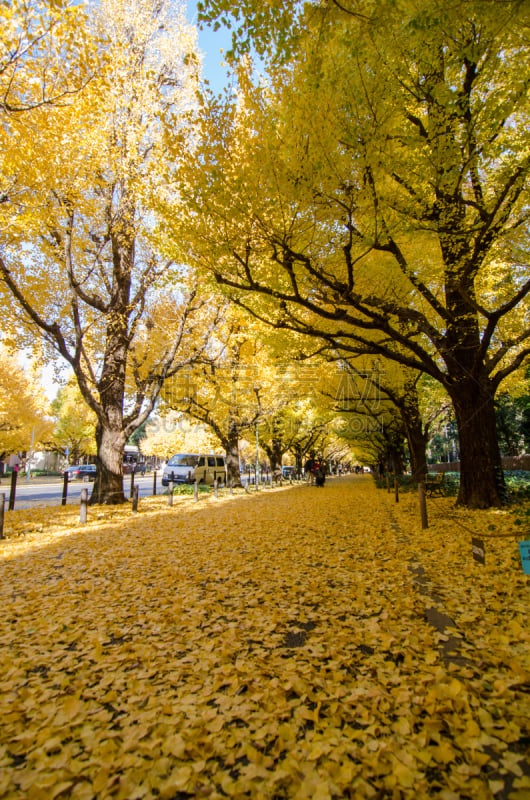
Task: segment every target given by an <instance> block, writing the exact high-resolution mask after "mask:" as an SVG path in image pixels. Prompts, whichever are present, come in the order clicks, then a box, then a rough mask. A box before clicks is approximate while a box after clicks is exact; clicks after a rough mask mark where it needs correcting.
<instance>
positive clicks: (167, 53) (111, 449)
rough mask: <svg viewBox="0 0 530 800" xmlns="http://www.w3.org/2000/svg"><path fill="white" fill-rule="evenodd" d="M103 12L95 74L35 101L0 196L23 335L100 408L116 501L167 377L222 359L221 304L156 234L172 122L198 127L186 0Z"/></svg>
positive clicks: (106, 482)
mask: <svg viewBox="0 0 530 800" xmlns="http://www.w3.org/2000/svg"><path fill="white" fill-rule="evenodd" d="M93 19H94V25H95V26H96V28H95V30H96V32H97V35H98V37H99V39H100V41H101V46H100V49H101V52H102V57H101V59H100V64H99V69H98V74H97V76H95V77H94V79H93V80H91V81H90V83H89V84H88V85H87V86H86V87H85V88H84V90H83V91H82V92H81V93H79V94H77V95H76V96H75V97H72V98H71V102H69V103H68V104H66V105H59V104H58V105H56V106H54V107H53V108H52V109H49V108H46V109H45V110H44V109H37V110H33V111H32V116H31V121H32V124H31V128H28V129H27V130H25V131H24V130H22V129H21V130H20V131H19V134H18V135H19V137H21V140H23V145H24V148H25V153H26V161H25V164H24V172H23V174H21V172H20V162H19V161H16V163H15V157H14V156H13V161H12V162H11V161H9V156H10V155H11V154H12V151H10V152H8V154H7V156H6V158H7V160H5V161H4V164H3V169H4V172H5V173H6V174H7V173H9V170H10V169H11V170H12V171H14V170H15V168H17V170H18V175H17V179H18V182H19V186H18V194H17V197H16V199H13V200H10V201H9V202H7V203H5V204H3V205H2V206H0V208H1V211H0V237H1V251H0V280H1V283H0V289H1V292H2V295H3V297H2V299H3V304H4V306H5V307H8V308H9V310H10V313H11V314H12V315H14V316H15V318H16V322H17V325H18V337H19V340H20V341H22V342H26V343H28V345H29V344H31V343H32V342H33V341H34V340H35V336H36V335H37V336H41V337H43V338H44V341H45V342H46V345H47V347H48V352H50V351H51V352H52V353H53V354H56V355H59V356H60V357H62V358H63V359H65V360H66V361H67V362H68V364H69V365H70V367H71V368H72V370H73V373H74V375H75V378H76V380H77V383H78V385H79V388H80V391H81V393H82V395H83V398H84V400H85V402H86V403H87V404H88V406H89V407H90V408H91V409H92V411H93V412H94V414H95V416H96V419H97V422H96V434H95V435H96V444H97V466H98V470H97V478H96V481H95V483H94V489H93V492H92V497H91V502H97V501H101V502H107V503H119V502H123V500H124V494H123V481H122V474H123V449H124V446H125V444H126V442H127V440H128V439H129V437H130V436H131V434H132V433H133V432H134V430H135V429H136V428H137V427H138V426H139V425H141V424H142V422H144V421H145V420H146V419H147V417H148V415H149V414H150V412H151V411H152V409H153V407H154V405H155V403H156V400H157V397H158V395H159V392H160V388H161V386H162V384H163V382H164V381H165V380H166V379H168V378H169V377H170V376H171V375H173V374H175V373H176V372H177V371H178V370H179V369H181V368H183V367H185V366H189V365H190V364H192V363H194V361H195V360H196V359H197V358H200V357H202V356H203V355H204V354H205V353H206V350H208V353H207V357H208V358H211V357H212V350H211V348H210V347H209V346H208V338H209V332H210V330H211V328H212V327H213V326H215V324H216V322H217V314H218V305H217V303H216V302H215V301H214V300H212V299H211V298H210V297H209V296H202V297H199V296H198V293H197V286H196V281H195V279H194V277H193V275H192V273H191V271H190V270H183V269H182V268H181V267H180V266H179V265H178V264H175V263H173V261H172V260H171V258H168V257H167V256H166V255H164V254H163V253H161V250H160V249H157V248H156V247H155V246H154V244H153V232H154V230H155V228H156V226H157V218H156V214H155V212H154V210H153V206H154V200H153V199H154V197H155V196H156V197H158V196H160V195H161V194H163V193H168V192H170V191H171V189H170V182H171V176H172V172H173V170H174V168H175V165H174V163H173V161H172V160H170V156H169V154H168V151H167V147H166V138H167V134H168V131H171V134H172V136H173V137H180V139H181V140H186V141H188V139H189V137H191V134H192V128H191V127H190V125H189V124H188V118H189V115H190V114H191V112H192V111H193V107H194V104H195V92H196V90H197V87H198V85H199V77H200V75H199V66H200V65H199V59H198V56H197V46H196V32H195V31H194V30H193V29H192V28H191V27H190V26H189V25H188V24H187V22H186V20H185V9H184V7H183V6H182V5H181V4H179V3H169V2H168V3H164V2H155V1H154V0H145V1H143V0H131V1H130V2H128V1H126V0H102V2H101V3H99V5H98V7H97V9H94V18H93ZM19 91H20V92H22V94H23V88H21V89H20V90H19ZM160 247H162V245H160ZM170 281H171V285H170V286H169V285H168V284H169V282H170ZM13 301H14V303H13Z"/></svg>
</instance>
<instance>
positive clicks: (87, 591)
mask: <svg viewBox="0 0 530 800" xmlns="http://www.w3.org/2000/svg"><path fill="white" fill-rule="evenodd" d="M176 500H177V499H176ZM179 502H180V504H177V505H176V506H175V507H174V508H173V509H168V508H167V507H162V506H161V505H158V506H157V505H156V504H155V503H153V504H151V505H150V506H148V505H147V504H144V506H143V508H144V511H143V512H142V513H140V514H138V515H132V516H131V515H129V516H128V517H125V515H124V513H121V514H119V513H116V512H114V516H113V517H111V518H110V519H109V518H107V517H106V516H105V515H102V516H101V518H100V519H98V518H97V516H96V517H92V519H93V521H92V522H91V523H90V524H89V525H88V526H87V527H85V528H79V526H78V525H77V524H76V522H75V520H72V522H71V524H68V520H70V519H71V512H70V517H68V516H67V513H66V512H65V513H64V517H63V518H62V523H61V524H58V525H56V526H55V528H49V529H47V528H45V526H44V525H43V524H41V527H42V528H44V530H47V531H48V532H41V531H39V530H36V532H33V533H28V534H26V535H24V536H19V537H15V538H12V539H8V540H6V541H5V542H2V553H3V563H2V567H1V569H2V582H1V595H0V602H1V607H2V609H3V613H2V618H1V620H0V646H1V663H2V693H1V700H0V713H1V719H2V726H1V733H0V767H1V770H0V797H1V798H6V799H7V798H9V799H10V800H11V799H14V798H17V799H20V798H24V800H51V799H52V798H80V799H81V800H82V799H83V798H86V800H89V798H107V797H109V798H123V800H135V799H136V798H165V800H171V799H172V798H174V799H176V798H186V797H193V798H200V797H205V798H222V797H240V798H244V797H249V798H256V800H257V799H258V798H263V800H269V799H271V798H275V799H277V800H280V798H298V799H300V800H301V799H302V798H313V799H314V800H327V799H328V798H334V797H350V798H392V800H394V799H395V800H399V799H400V798H410V799H411V800H412V798H414V800H416V799H417V798H420V799H421V798H427V797H437V798H441V799H442V800H458V798H470V799H471V798H473V800H477V798H478V799H479V800H480V798H499V799H500V798H505V797H506V798H511V800H524V799H525V798H526V799H527V798H528V797H529V793H530V779H529V777H528V742H529V735H530V731H529V720H530V704H529V690H530V658H529V653H530V648H529V646H528V645H529V638H530V635H529V630H528V620H527V610H528V579H527V578H526V577H525V576H524V574H523V573H522V570H521V566H520V563H518V561H517V545H516V542H515V539H512V538H506V537H505V538H501V537H499V538H492V539H491V540H490V539H488V540H487V546H486V547H487V556H486V565H485V566H480V565H478V564H477V563H475V562H474V561H473V559H472V557H471V545H470V534H469V530H468V529H469V528H471V527H472V528H473V532H474V534H475V535H478V534H479V533H480V531H481V530H487V529H488V525H491V524H495V525H496V526H497V527H498V528H502V527H503V526H509V525H510V524H511V523H510V520H509V517H508V516H505V517H503V516H498V515H497V516H495V512H467V513H464V512H458V514H457V513H456V512H450V511H449V510H450V509H451V508H452V505H453V501H451V500H450V499H446V500H440V501H438V503H437V504H436V507H435V506H434V505H433V506H432V512H433V513H432V520H431V527H430V528H429V529H427V530H426V531H422V530H421V529H420V525H419V519H418V517H419V514H418V513H417V508H416V505H415V498H414V497H413V496H412V495H410V496H408V497H407V498H404V499H403V500H402V501H401V502H400V503H399V504H395V503H394V499H393V496H392V495H390V494H387V493H386V492H383V491H377V490H376V488H375V486H374V484H373V481H372V480H371V479H370V478H368V477H360V478H356V477H352V478H346V479H340V480H335V481H332V482H330V483H329V485H326V487H325V488H324V489H316V488H314V487H307V486H301V487H296V488H284V489H280V490H277V491H273V492H269V493H264V492H262V493H260V494H258V495H256V494H250V495H240V496H237V497H233V498H226V499H223V500H218V501H217V502H216V501H215V500H213V498H208V499H207V500H201V502H200V503H199V504H193V503H190V502H189V501H186V500H184V499H181V500H180V501H179ZM41 513H43V512H41ZM27 516H28V517H29V516H30V515H29V514H28V515H27ZM31 524H32V525H36V523H35V521H33V522H31ZM463 524H465V525H466V526H467V527H466V529H464V528H463V527H462V525H463ZM420 568H421V570H422V576H423V577H422V581H421V585H420V583H419V582H418V578H417V576H418V574H419V569H420ZM432 608H437V609H438V610H439V611H440V612H443V613H444V614H446V615H448V616H449V617H450V618H451V619H452V620H453V621H454V627H453V628H451V629H450V630H449V629H446V630H443V631H441V630H438V629H437V628H436V626H434V625H433V624H431V621H429V613H430V611H431V610H432ZM448 642H449V644H451V647H450V648H448Z"/></svg>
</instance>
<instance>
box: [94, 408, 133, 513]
mask: <svg viewBox="0 0 530 800" xmlns="http://www.w3.org/2000/svg"><path fill="white" fill-rule="evenodd" d="M96 444H97V455H96V467H97V471H96V480H95V481H94V484H93V489H92V494H91V496H90V501H89V502H90V504H91V505H94V504H95V503H106V504H107V505H118V504H119V503H124V502H125V495H124V493H123V451H124V447H125V444H126V441H125V437H124V435H123V431H121V430H112V429H111V428H110V427H107V426H102V425H101V424H100V423H98V424H97V426H96Z"/></svg>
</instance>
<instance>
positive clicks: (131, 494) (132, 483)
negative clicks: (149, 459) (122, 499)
mask: <svg viewBox="0 0 530 800" xmlns="http://www.w3.org/2000/svg"><path fill="white" fill-rule="evenodd" d="M133 492H134V467H133V470H132V472H131V492H130V496H131V497H132V496H133Z"/></svg>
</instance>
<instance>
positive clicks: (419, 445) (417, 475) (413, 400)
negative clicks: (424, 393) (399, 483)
mask: <svg viewBox="0 0 530 800" xmlns="http://www.w3.org/2000/svg"><path fill="white" fill-rule="evenodd" d="M406 389H407V391H406V394H405V396H404V398H403V400H402V402H400V403H399V410H400V414H401V420H402V422H403V427H404V428H405V434H406V437H407V444H408V447H409V455H410V466H411V472H412V478H413V479H414V480H416V481H421V480H423V478H424V477H425V476H426V474H427V436H426V435H425V433H424V430H423V420H422V418H421V412H420V405H419V399H418V392H417V390H416V386H415V384H414V382H410V383H409V384H408V385H407V386H406Z"/></svg>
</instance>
